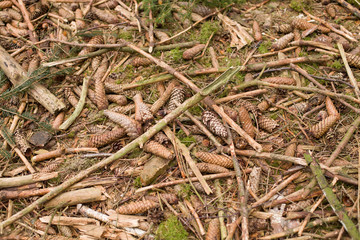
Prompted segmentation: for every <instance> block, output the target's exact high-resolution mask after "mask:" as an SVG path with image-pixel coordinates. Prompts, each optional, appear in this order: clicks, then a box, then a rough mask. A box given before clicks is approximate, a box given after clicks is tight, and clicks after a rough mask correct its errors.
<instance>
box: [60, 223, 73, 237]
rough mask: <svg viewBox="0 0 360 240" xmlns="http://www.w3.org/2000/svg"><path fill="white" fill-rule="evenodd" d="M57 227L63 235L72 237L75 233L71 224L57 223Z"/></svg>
mask: <svg viewBox="0 0 360 240" xmlns="http://www.w3.org/2000/svg"><path fill="white" fill-rule="evenodd" d="M57 228H58V229H59V232H60V233H61V235H63V236H64V237H72V235H73V233H72V231H71V228H70V227H69V226H65V225H57Z"/></svg>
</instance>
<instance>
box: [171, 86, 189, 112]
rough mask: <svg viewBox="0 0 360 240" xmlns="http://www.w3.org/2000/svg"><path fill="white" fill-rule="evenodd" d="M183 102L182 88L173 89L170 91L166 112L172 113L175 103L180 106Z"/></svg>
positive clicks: (175, 106) (183, 93) (183, 92)
mask: <svg viewBox="0 0 360 240" xmlns="http://www.w3.org/2000/svg"><path fill="white" fill-rule="evenodd" d="M184 100H185V90H184V88H182V87H175V88H174V89H173V90H172V91H171V95H170V100H169V104H168V112H172V111H173V110H175V109H176V108H177V105H176V103H178V104H181V103H183V102H184Z"/></svg>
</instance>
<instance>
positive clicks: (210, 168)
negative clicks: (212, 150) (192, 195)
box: [196, 163, 229, 173]
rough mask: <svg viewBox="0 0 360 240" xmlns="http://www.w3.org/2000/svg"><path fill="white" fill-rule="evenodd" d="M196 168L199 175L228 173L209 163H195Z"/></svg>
mask: <svg viewBox="0 0 360 240" xmlns="http://www.w3.org/2000/svg"><path fill="white" fill-rule="evenodd" d="M196 166H197V167H198V169H199V171H200V172H201V173H224V172H229V170H228V169H226V168H224V167H221V166H219V165H216V164H211V163H197V164H196Z"/></svg>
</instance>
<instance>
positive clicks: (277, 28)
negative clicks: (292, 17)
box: [274, 23, 293, 33]
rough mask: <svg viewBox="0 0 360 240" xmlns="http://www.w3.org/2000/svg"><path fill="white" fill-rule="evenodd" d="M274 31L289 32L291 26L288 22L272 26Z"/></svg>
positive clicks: (291, 28)
mask: <svg viewBox="0 0 360 240" xmlns="http://www.w3.org/2000/svg"><path fill="white" fill-rule="evenodd" d="M274 29H275V31H277V32H278V33H290V32H291V31H292V30H293V27H292V26H291V25H290V24H287V23H285V24H281V25H275V26H274Z"/></svg>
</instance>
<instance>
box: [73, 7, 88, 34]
mask: <svg viewBox="0 0 360 240" xmlns="http://www.w3.org/2000/svg"><path fill="white" fill-rule="evenodd" d="M83 18H84V16H83V12H82V11H81V9H80V8H77V9H76V10H75V23H76V28H77V29H83V28H85V27H86V23H85V21H84V20H83Z"/></svg>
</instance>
